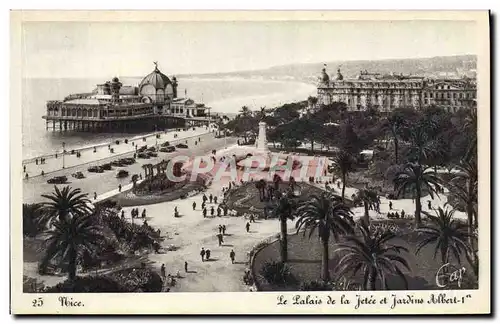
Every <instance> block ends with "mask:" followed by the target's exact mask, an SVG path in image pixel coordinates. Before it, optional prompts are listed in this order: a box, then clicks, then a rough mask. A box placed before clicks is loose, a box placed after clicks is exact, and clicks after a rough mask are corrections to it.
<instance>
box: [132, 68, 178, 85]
mask: <svg viewBox="0 0 500 324" xmlns="http://www.w3.org/2000/svg"><path fill="white" fill-rule="evenodd" d="M147 84H151V85H152V86H153V87H155V89H156V90H158V89H163V90H164V89H165V88H166V87H167V85H169V84H172V82H171V81H170V79H169V78H168V77H167V76H166V75H165V74H163V73H161V71H160V70H158V67H155V69H154V71H153V72H151V73H150V74H148V75H147V76H146V77H144V79H142V81H141V83H140V84H139V89H140V88H142V87H143V86H145V85H147Z"/></svg>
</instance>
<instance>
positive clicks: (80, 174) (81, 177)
mask: <svg viewBox="0 0 500 324" xmlns="http://www.w3.org/2000/svg"><path fill="white" fill-rule="evenodd" d="M72 176H73V178H76V179H83V178H85V176H84V175H83V173H82V172H81V171H78V172H75V173H73V174H72Z"/></svg>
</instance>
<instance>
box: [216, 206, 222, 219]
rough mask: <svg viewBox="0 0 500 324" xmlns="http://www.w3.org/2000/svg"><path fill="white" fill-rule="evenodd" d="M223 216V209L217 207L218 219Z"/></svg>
mask: <svg viewBox="0 0 500 324" xmlns="http://www.w3.org/2000/svg"><path fill="white" fill-rule="evenodd" d="M221 214H222V209H221V208H220V206H219V207H217V217H220V216H221Z"/></svg>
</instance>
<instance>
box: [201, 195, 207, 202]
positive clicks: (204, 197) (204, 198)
mask: <svg viewBox="0 0 500 324" xmlns="http://www.w3.org/2000/svg"><path fill="white" fill-rule="evenodd" d="M202 199H203V203H206V202H207V200H208V198H207V195H205V194H203V197H202Z"/></svg>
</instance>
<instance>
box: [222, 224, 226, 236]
mask: <svg viewBox="0 0 500 324" xmlns="http://www.w3.org/2000/svg"><path fill="white" fill-rule="evenodd" d="M222 235H226V225H222Z"/></svg>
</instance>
